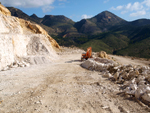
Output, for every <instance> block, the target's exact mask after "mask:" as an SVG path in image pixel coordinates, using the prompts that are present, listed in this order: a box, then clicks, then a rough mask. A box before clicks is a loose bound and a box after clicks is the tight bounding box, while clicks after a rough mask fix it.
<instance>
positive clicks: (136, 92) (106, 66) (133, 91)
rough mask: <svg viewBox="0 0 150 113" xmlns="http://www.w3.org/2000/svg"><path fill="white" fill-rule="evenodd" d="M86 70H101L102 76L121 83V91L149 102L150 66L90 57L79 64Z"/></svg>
mask: <svg viewBox="0 0 150 113" xmlns="http://www.w3.org/2000/svg"><path fill="white" fill-rule="evenodd" d="M81 66H82V67H84V68H86V69H88V70H96V71H100V72H103V74H102V75H103V77H106V78H109V79H111V80H114V81H115V83H118V84H122V88H123V90H122V92H123V93H125V94H126V95H132V96H135V98H137V99H142V100H144V101H146V102H148V103H149V102H150V67H148V66H140V65H138V66H134V65H131V64H128V65H119V64H118V63H115V62H114V61H112V60H109V59H105V58H90V59H88V60H87V61H84V62H83V63H82V64H81Z"/></svg>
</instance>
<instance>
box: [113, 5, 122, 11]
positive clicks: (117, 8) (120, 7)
mask: <svg viewBox="0 0 150 113" xmlns="http://www.w3.org/2000/svg"><path fill="white" fill-rule="evenodd" d="M123 8H124V6H121V5H120V6H117V7H116V8H114V7H112V8H111V9H112V10H121V9H123Z"/></svg>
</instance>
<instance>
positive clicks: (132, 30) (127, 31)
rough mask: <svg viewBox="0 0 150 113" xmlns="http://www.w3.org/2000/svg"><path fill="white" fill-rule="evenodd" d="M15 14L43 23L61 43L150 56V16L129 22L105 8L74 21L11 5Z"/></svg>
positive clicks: (10, 8) (114, 52) (122, 53)
mask: <svg viewBox="0 0 150 113" xmlns="http://www.w3.org/2000/svg"><path fill="white" fill-rule="evenodd" d="M8 9H9V10H10V11H11V13H12V15H13V16H16V17H19V18H23V19H25V20H29V21H32V22H35V23H37V24H40V25H41V26H42V27H43V28H44V29H45V30H46V31H47V32H48V33H49V34H50V35H51V36H53V38H55V39H56V40H57V42H58V43H59V44H60V45H64V46H78V47H80V48H83V49H85V50H86V48H87V47H89V46H92V48H93V51H101V50H104V51H106V52H108V53H112V54H119V55H129V56H136V57H144V58H150V33H149V31H150V19H138V20H135V21H131V22H128V21H126V20H124V19H122V18H120V17H118V16H117V15H115V14H113V13H111V12H109V11H103V12H101V13H99V14H98V15H96V16H94V17H92V18H90V19H82V20H81V21H79V22H74V21H72V20H71V19H69V18H67V17H65V16H63V15H56V16H55V15H45V16H44V17H43V18H39V17H38V16H37V15H36V14H33V15H31V16H28V15H27V14H25V13H24V12H22V11H21V10H19V9H16V8H13V7H9V8H8Z"/></svg>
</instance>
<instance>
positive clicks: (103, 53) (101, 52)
mask: <svg viewBox="0 0 150 113" xmlns="http://www.w3.org/2000/svg"><path fill="white" fill-rule="evenodd" d="M97 56H98V57H100V58H106V59H110V57H109V56H108V55H107V53H106V52H105V51H100V52H98V53H97Z"/></svg>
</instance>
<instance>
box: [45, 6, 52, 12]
mask: <svg viewBox="0 0 150 113" xmlns="http://www.w3.org/2000/svg"><path fill="white" fill-rule="evenodd" d="M52 9H54V7H53V6H45V7H43V8H42V10H43V12H44V13H46V12H51V10H52Z"/></svg>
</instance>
